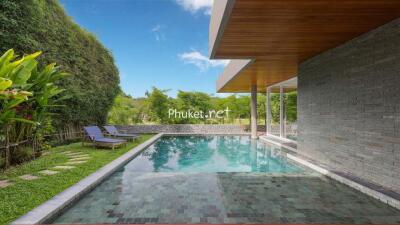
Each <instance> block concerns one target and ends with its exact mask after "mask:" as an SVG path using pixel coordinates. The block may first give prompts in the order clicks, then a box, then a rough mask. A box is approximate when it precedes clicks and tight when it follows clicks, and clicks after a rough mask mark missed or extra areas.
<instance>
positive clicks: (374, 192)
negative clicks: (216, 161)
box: [260, 138, 400, 210]
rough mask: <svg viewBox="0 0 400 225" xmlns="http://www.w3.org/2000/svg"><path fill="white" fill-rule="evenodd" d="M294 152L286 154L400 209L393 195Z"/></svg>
mask: <svg viewBox="0 0 400 225" xmlns="http://www.w3.org/2000/svg"><path fill="white" fill-rule="evenodd" d="M260 140H261V141H264V142H267V143H270V144H273V145H276V146H278V147H280V148H283V149H288V150H289V151H293V150H291V149H290V148H287V147H286V146H284V145H282V144H279V143H276V142H274V141H269V140H268V139H264V138H260ZM293 153H294V154H291V153H290V152H286V156H287V157H288V158H289V159H291V160H293V161H295V162H297V163H299V164H301V165H303V166H306V167H308V168H310V169H312V170H314V171H316V172H318V173H320V174H322V175H325V176H327V177H329V178H331V179H333V180H336V181H338V182H340V183H342V184H344V185H347V186H349V187H351V188H353V189H356V190H357V191H360V192H362V193H364V194H366V195H368V196H370V197H373V198H375V199H377V200H379V201H381V202H383V203H385V204H388V205H390V206H392V207H394V208H396V209H398V210H400V200H398V199H396V198H393V197H391V196H389V195H386V194H384V193H382V192H380V191H378V190H374V189H373V188H370V187H367V186H365V185H363V184H361V183H359V182H356V181H353V180H351V179H349V178H346V177H345V176H342V175H340V174H338V173H335V172H333V171H331V170H329V169H327V168H324V167H323V166H320V165H317V164H315V163H313V162H310V160H307V159H305V158H304V157H301V155H299V156H296V155H295V154H299V153H298V151H297V150H296V151H293Z"/></svg>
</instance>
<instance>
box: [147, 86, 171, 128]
mask: <svg viewBox="0 0 400 225" xmlns="http://www.w3.org/2000/svg"><path fill="white" fill-rule="evenodd" d="M166 92H167V90H160V89H158V88H156V87H153V89H152V92H151V93H147V102H148V104H149V109H150V114H151V116H150V117H151V119H153V120H155V121H157V120H158V121H159V122H160V123H169V121H170V120H169V118H168V110H169V105H170V103H169V99H168V96H167V94H166Z"/></svg>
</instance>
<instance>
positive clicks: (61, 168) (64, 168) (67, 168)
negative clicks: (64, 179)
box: [53, 166, 75, 170]
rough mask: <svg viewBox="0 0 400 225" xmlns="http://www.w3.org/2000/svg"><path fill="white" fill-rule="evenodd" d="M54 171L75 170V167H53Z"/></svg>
mask: <svg viewBox="0 0 400 225" xmlns="http://www.w3.org/2000/svg"><path fill="white" fill-rule="evenodd" d="M53 168H54V169H60V170H69V169H73V168H75V166H55V167H53Z"/></svg>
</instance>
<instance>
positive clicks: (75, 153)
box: [65, 152, 85, 156]
mask: <svg viewBox="0 0 400 225" xmlns="http://www.w3.org/2000/svg"><path fill="white" fill-rule="evenodd" d="M82 154H85V153H82V152H74V153H68V154H67V153H66V154H65V155H67V156H75V155H82Z"/></svg>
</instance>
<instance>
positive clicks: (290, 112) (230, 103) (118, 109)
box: [108, 87, 297, 125]
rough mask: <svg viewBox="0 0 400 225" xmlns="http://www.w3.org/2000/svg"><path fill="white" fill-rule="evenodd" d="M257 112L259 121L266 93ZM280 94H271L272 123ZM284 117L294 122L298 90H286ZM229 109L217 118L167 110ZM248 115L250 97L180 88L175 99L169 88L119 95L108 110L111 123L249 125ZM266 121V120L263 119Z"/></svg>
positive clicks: (275, 117) (263, 117)
mask: <svg viewBox="0 0 400 225" xmlns="http://www.w3.org/2000/svg"><path fill="white" fill-rule="evenodd" d="M257 100H258V102H257V114H258V118H259V122H261V123H262V121H263V120H264V119H265V115H266V114H265V111H266V105H265V104H266V96H265V94H258V96H257ZM279 104H280V103H279V94H275V93H273V94H271V114H272V122H273V123H278V122H279V108H280V107H279ZM284 104H285V107H286V115H285V116H286V120H287V121H288V122H295V121H297V93H296V92H290V93H286V94H285V97H284ZM226 108H229V110H230V111H229V115H228V117H224V118H221V119H216V118H212V119H210V118H207V119H205V118H203V119H201V118H199V119H195V118H175V117H170V116H169V114H168V111H169V110H170V109H176V110H177V111H188V110H192V111H203V112H208V111H210V110H216V111H218V110H225V109H226ZM249 118H250V96H249V95H236V94H232V95H229V96H227V97H216V96H213V95H209V94H207V93H203V92H187V91H179V92H178V94H177V96H176V97H175V98H171V97H169V96H168V90H161V89H158V88H155V87H154V88H153V89H152V90H151V91H149V92H147V93H146V97H145V98H133V97H131V96H129V95H125V94H120V95H119V96H118V97H117V98H116V100H115V103H114V106H113V108H112V110H111V111H110V113H109V117H108V122H109V123H111V124H129V125H133V124H196V123H201V124H248V123H249ZM264 123H265V121H264Z"/></svg>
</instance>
